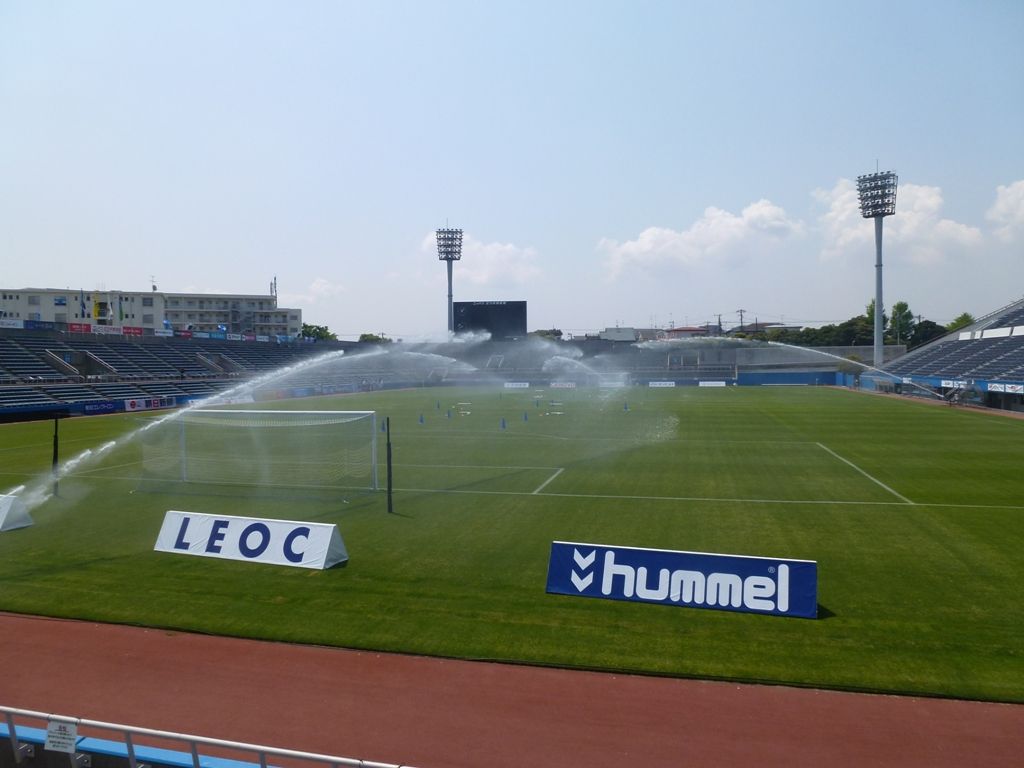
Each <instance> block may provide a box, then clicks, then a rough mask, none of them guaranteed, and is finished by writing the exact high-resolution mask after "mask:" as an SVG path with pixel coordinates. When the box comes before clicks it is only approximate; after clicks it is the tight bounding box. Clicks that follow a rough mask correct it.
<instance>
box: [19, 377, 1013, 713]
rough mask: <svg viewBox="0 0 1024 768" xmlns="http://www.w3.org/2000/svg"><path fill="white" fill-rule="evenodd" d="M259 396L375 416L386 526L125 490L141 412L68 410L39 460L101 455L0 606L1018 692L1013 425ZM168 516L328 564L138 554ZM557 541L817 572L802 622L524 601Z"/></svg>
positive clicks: (701, 409)
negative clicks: (267, 535)
mask: <svg viewBox="0 0 1024 768" xmlns="http://www.w3.org/2000/svg"><path fill="white" fill-rule="evenodd" d="M460 404H461V405H460ZM260 407H268V405H267V404H265V403H264V404H261V405H260ZM274 407H281V408H302V409H319V408H323V409H330V408H334V409H347V410H354V409H373V410H376V411H377V412H378V416H379V418H380V417H384V416H389V417H390V418H391V429H392V440H393V445H394V478H393V479H394V486H395V513H396V514H393V515H388V514H387V512H386V500H385V495H384V493H383V492H377V493H364V494H356V495H352V496H350V497H349V498H347V499H341V498H336V497H335V496H334V495H333V494H331V495H329V496H328V497H326V498H324V497H323V496H322V495H315V494H308V495H304V494H301V493H299V494H287V493H268V492H266V490H265V489H264V490H262V491H260V490H258V489H254V490H253V491H252V492H251V493H249V492H248V491H246V490H245V489H231V490H230V492H217V491H216V490H213V491H211V492H206V491H204V490H203V489H189V490H187V491H185V490H183V489H181V488H179V489H177V490H170V491H167V492H159V493H157V492H150V491H146V490H144V489H142V488H141V486H140V483H139V471H140V470H139V461H140V450H139V445H138V442H139V441H137V440H126V439H125V435H127V434H130V433H131V432H132V431H133V430H135V429H137V428H138V426H139V423H140V422H139V417H137V416H128V415H124V416H110V417H97V418H87V419H72V420H67V421H63V422H61V423H60V432H61V451H62V459H68V458H71V457H72V456H74V455H76V454H78V453H79V452H81V451H83V450H85V449H87V448H91V449H93V450H94V451H95V450H96V449H97V448H99V447H100V446H102V445H104V444H105V443H107V442H108V441H111V440H117V441H118V444H117V445H115V446H114V447H113V448H111V449H109V450H107V451H104V452H101V453H100V455H99V457H98V458H95V459H92V458H91V459H89V460H85V461H82V462H81V464H80V465H78V466H77V468H76V469H75V470H74V471H72V472H71V473H70V474H69V476H68V477H66V478H65V479H64V480H63V481H62V482H61V487H60V495H59V497H56V498H53V499H50V500H49V501H47V502H46V503H44V504H42V505H41V506H39V507H37V508H36V509H34V510H33V511H32V516H33V518H34V520H35V525H33V526H32V527H30V528H25V529H21V530H15V531H10V532H6V533H0V609H2V610H8V611H15V612H23V613H33V614H44V615H53V616H67V617H79V618H83V619H90V620H99V621H112V622H123V623H131V624H141V625H148V626H156V627H166V628H176V629H182V630H197V631H203V632H211V633H218V634H225V635H236V636H245V637H258V638H271V639H276V640H283V641H294V642H304V643H320V644H327V645H337V646H345V647H351V648H363V649H378V650H387V651H400V652H408V653H420V654H431V655H441V656H450V657H460V658H473V659H495V660H507V661H515V662H526V663H534V664H549V665H559V666H567V667H580V668H590V669H607V670H619V671H629V672H638V673H648V674H663V675H677V676H692V677H706V678H724V679H731V680H746V681H764V682H774V683H788V684H798V685H812V686H822V687H833V688H845V689H853V690H875V691H891V692H900V693H911V694H929V695H943V696H957V697H966V698H978V699H989V700H1001V701H1013V702H1021V701H1024V657H1022V654H1024V644H1022V643H1021V638H1022V637H1024V601H1022V600H1021V599H1020V594H1021V588H1022V585H1024V556H1022V552H1024V481H1022V475H1021V466H1022V464H1024V421H1018V420H1014V419H1007V418H1001V417H998V416H994V415H990V414H985V413H980V412H974V411H968V410H964V409H952V408H945V407H934V406H931V405H926V404H923V403H917V402H908V401H905V400H899V399H895V398H890V397H873V396H868V395H863V394H859V393H855V392H849V391H844V390H836V389H817V388H802V387H801V388H782V387H772V388H769V387H763V388H736V387H729V388H725V389H698V388H679V389H666V390H658V389H640V388H630V389H617V390H583V389H580V390H546V391H540V390H536V389H533V390H521V391H520V390H502V389H498V388H492V389H473V390H467V389H447V388H438V389H419V390H410V391H401V392H384V393H372V394H366V395H352V396H346V397H340V398H333V399H328V398H322V399H306V400H301V401H289V402H284V403H278V404H274ZM449 414H450V415H449ZM421 416H422V423H421V420H420V417H421ZM502 419H504V421H505V428H504V429H503V428H502V427H501V422H502ZM52 431H53V425H52V422H42V423H38V422H37V423H29V424H12V425H5V426H0V489H10V488H12V487H14V486H17V485H20V484H22V483H32V482H38V480H39V478H41V477H42V478H45V477H46V474H47V472H48V471H49V467H50V460H51V438H52ZM381 438H383V435H381ZM378 447H379V453H380V456H381V457H383V455H384V446H383V439H381V441H380V445H379V446H378ZM168 509H184V510H188V511H194V512H210V513H220V514H239V515H248V516H264V517H274V518H284V519H294V520H305V521H311V522H331V523H337V525H338V527H339V530H340V532H341V534H342V536H343V537H344V540H345V543H346V545H347V547H348V550H349V553H350V556H351V560H350V562H349V563H348V565H347V566H346V567H343V568H334V569H331V570H328V571H308V570H304V569H290V568H282V567H276V566H268V565H258V564H251V563H239V562H230V561H222V560H215V559H209V558H197V557H183V556H175V555H170V554H164V553H157V552H154V551H153V545H154V543H155V541H156V535H157V532H158V530H159V527H160V523H161V521H162V519H163V515H164V512H165V511H166V510H168ZM554 540H565V541H581V542H590V543H599V544H610V545H621V546H634V547H657V548H662V549H677V550H694V551H704V552H721V553H732V554H744V555H763V556H771V557H788V558H803V559H811V560H816V561H817V562H818V564H819V566H818V567H819V590H818V591H819V603H820V608H819V612H820V616H821V618H819V619H818V620H802V619H787V618H778V617H771V616H763V615H748V614H737V613H730V612H724V611H712V610H700V609H693V608H682V607H666V606H657V605H644V604H635V603H622V602H614V601H606V600H591V599H582V598H580V599H577V598H570V597H565V596H553V595H547V594H545V591H544V588H545V579H546V571H547V559H548V554H549V548H550V545H551V542H552V541H554Z"/></svg>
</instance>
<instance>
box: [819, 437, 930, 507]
mask: <svg viewBox="0 0 1024 768" xmlns="http://www.w3.org/2000/svg"><path fill="white" fill-rule="evenodd" d="M817 445H818V446H819V447H820V448H821V449H822V450H824V451H827V452H828V453H830V454H832V455H833V456H835V457H836V458H837V459H839V460H840V461H841V462H843V463H844V464H849V465H850V466H851V467H853V468H854V469H855V470H857V471H858V472H860V473H861V474H862V475H864V477H866V478H867V479H868V480H870V481H871V482H873V483H875V484H877V485H880V486H881V487H882V488H884V489H885V490H887V491H888V492H889V493H891V494H892V495H893V496H895V497H896V498H898V499H903V501H904V502H905V503H907V504H913V503H914V502H912V501H911V500H910V499H908V498H907V497H906V496H904V495H903V494H900V493H897V492H896V491H894V490H893V489H892V488H890V487H889V486H888V485H886V484H885V483H883V482H882V481H881V480H879V479H878V478H877V477H872V476H871V475H869V474H868V473H867V472H865V471H864V470H863V469H861V468H860V467H858V466H857V465H856V464H854V463H853V462H852V461H850V460H849V459H844V458H843V457H842V456H840V455H839V454H838V453H836V452H835V451H833V450H832V449H831V448H829V447H828V446H827V445H822V444H821V443H818V444H817Z"/></svg>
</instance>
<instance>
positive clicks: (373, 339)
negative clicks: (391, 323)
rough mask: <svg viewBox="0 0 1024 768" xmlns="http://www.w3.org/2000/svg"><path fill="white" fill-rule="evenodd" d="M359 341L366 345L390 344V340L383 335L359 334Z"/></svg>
mask: <svg viewBox="0 0 1024 768" xmlns="http://www.w3.org/2000/svg"><path fill="white" fill-rule="evenodd" d="M359 341H361V342H364V343H366V344H390V343H391V339H389V338H388V337H387V336H385V335H384V334H383V333H380V334H377V333H361V334H359Z"/></svg>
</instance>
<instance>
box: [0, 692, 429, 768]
mask: <svg viewBox="0 0 1024 768" xmlns="http://www.w3.org/2000/svg"><path fill="white" fill-rule="evenodd" d="M0 713H3V715H4V718H5V719H6V722H7V729H8V737H9V738H10V741H11V747H12V748H13V750H14V761H15V762H16V763H21V762H23V761H24V760H25V759H26V757H27V756H29V755H31V754H32V752H31V746H30V745H29V744H22V743H21V741H23V740H21V741H20V740H19V739H18V735H17V731H16V728H15V722H14V718H16V717H18V718H24V719H28V720H35V721H44V722H45V723H47V725H48V724H49V723H64V724H68V725H74V726H75V727H76V728H77V727H78V726H82V727H85V728H91V729H96V730H99V731H106V732H112V733H115V734H117V735H118V736H119V737H120V739H121V741H123V742H124V745H125V758H126V759H127V761H128V765H129V767H130V768H145V765H144V764H143V763H142V762H141V761H140V760H138V759H137V757H136V753H135V750H136V749H137V748H139V747H142V746H145V745H142V744H139V743H138V742H137V741H135V740H133V738H132V737H134V736H147V737H151V738H155V739H161V740H165V741H171V742H181V743H183V744H185V745H187V747H188V753H189V754H190V755H191V760H192V766H193V768H201V764H200V760H201V759H202V758H203V757H204V756H203V755H200V754H199V746H200V745H204V746H209V747H217V748H219V749H227V750H231V751H232V752H235V753H244V754H247V755H251V756H253V757H255V758H256V761H255V762H256V763H258V764H259V766H260V768H271V766H270V765H269V764H268V762H267V760H268V758H275V757H276V758H285V759H289V760H298V761H304V762H309V763H315V764H318V765H321V766H326V767H327V768H412V766H408V765H398V764H395V763H381V762H375V761H373V760H360V759H358V758H352V757H338V756H336V755H322V754H318V753H315V752H300V751H297V750H294V749H278V748H277V747H268V746H263V745H259V744H247V743H245V742H240V741H226V740H224V739H211V738H207V737H205V736H195V735H192V734H187V733H175V732H173V731H159V730H155V729H153V728H138V727H136V726H131V725H123V724H120V723H106V722H103V721H101V720H88V719H86V718H80V717H70V716H68V715H57V714H51V713H47V712H36V711H34V710H30V709H17V708H14V707H4V706H0ZM26 727H31V726H29V725H27V724H26ZM83 751H84V753H86V754H87V753H88V750H83ZM74 757H75V756H74V755H72V761H71V762H72V765H75V764H76V761H75V760H74ZM205 757H215V756H214V755H206V756H205ZM154 762H157V761H154V760H150V761H149V763H154Z"/></svg>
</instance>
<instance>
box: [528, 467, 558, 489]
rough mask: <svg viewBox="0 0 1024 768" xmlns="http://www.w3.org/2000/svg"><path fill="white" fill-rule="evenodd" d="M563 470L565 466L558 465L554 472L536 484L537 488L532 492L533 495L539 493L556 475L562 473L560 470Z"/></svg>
mask: <svg viewBox="0 0 1024 768" xmlns="http://www.w3.org/2000/svg"><path fill="white" fill-rule="evenodd" d="M564 470H565V467H559V468H558V469H557V470H556V471H555V474H553V475H552V476H551V477H549V478H548V479H547V480H545V481H544V482H543V483H541V484H540V485H538V486H537V489H536V490H535V491H534V492H533V495H534V496H536V495H537V494H538V493H540V492H541V491H543V490H544V489H545V488H547V487H548V483H550V482H551V481H552V480H554V479H555V478H556V477H558V476H559V475H560V474H562V472H563V471H564Z"/></svg>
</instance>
